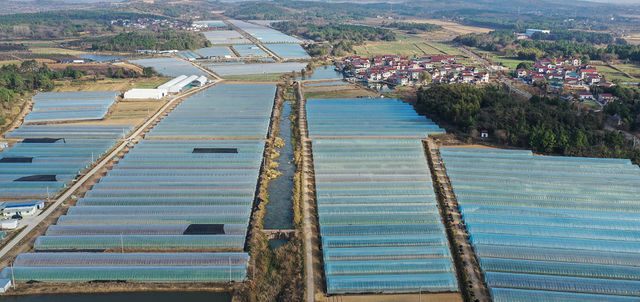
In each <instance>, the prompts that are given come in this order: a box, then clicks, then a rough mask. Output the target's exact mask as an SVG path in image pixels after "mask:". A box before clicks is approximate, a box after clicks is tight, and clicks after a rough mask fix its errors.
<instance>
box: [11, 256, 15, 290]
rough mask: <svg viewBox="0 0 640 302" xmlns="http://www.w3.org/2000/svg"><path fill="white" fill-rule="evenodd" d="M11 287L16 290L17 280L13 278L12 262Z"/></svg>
mask: <svg viewBox="0 0 640 302" xmlns="http://www.w3.org/2000/svg"><path fill="white" fill-rule="evenodd" d="M11 287H13V288H16V278H15V277H14V276H13V262H11Z"/></svg>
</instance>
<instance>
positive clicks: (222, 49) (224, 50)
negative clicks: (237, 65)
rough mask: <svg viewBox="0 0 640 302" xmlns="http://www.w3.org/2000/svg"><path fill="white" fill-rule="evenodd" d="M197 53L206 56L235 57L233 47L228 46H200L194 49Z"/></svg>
mask: <svg viewBox="0 0 640 302" xmlns="http://www.w3.org/2000/svg"><path fill="white" fill-rule="evenodd" d="M194 52H195V53H197V54H199V55H201V56H203V57H205V58H235V57H236V56H235V55H234V54H233V52H232V51H231V49H229V47H227V46H214V47H207V48H200V49H196V50H194Z"/></svg>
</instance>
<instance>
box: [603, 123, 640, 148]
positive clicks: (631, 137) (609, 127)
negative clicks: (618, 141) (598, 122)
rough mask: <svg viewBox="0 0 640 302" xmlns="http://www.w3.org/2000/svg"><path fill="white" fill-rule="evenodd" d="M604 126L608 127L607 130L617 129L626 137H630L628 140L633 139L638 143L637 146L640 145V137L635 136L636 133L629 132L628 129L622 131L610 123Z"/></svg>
mask: <svg viewBox="0 0 640 302" xmlns="http://www.w3.org/2000/svg"><path fill="white" fill-rule="evenodd" d="M604 128H605V129H607V130H609V131H616V132H618V133H619V134H622V135H624V137H625V138H626V139H628V140H631V141H633V142H635V143H636V144H635V146H636V147H640V139H638V137H637V136H635V135H633V134H631V133H629V132H626V131H622V130H618V129H616V128H613V127H611V126H610V125H605V126H604Z"/></svg>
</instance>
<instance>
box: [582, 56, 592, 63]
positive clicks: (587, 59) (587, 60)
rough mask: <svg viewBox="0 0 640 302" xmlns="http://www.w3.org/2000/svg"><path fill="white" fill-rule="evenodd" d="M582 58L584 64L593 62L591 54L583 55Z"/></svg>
mask: <svg viewBox="0 0 640 302" xmlns="http://www.w3.org/2000/svg"><path fill="white" fill-rule="evenodd" d="M580 60H581V61H582V64H589V63H591V57H589V55H583V56H582V57H581V58H580Z"/></svg>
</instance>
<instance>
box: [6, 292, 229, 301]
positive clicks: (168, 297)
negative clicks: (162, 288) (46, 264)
mask: <svg viewBox="0 0 640 302" xmlns="http://www.w3.org/2000/svg"><path fill="white" fill-rule="evenodd" d="M112 301H118V302H176V301H190V302H231V294H229V293H207V292H136V293H104V294H53V295H26V296H0V302H112Z"/></svg>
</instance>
